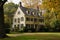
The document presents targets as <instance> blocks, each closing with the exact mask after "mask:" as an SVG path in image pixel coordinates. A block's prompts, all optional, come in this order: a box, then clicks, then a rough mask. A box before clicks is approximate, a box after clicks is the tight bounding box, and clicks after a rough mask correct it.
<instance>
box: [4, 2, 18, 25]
mask: <svg viewBox="0 0 60 40" xmlns="http://www.w3.org/2000/svg"><path fill="white" fill-rule="evenodd" d="M17 8H18V5H17V4H14V3H12V2H11V3H8V4H5V5H4V15H5V23H6V24H7V23H8V24H9V25H10V26H11V24H12V18H13V16H14V13H15V11H16V10H17Z"/></svg>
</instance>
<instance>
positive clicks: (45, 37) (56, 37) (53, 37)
mask: <svg viewBox="0 0 60 40" xmlns="http://www.w3.org/2000/svg"><path fill="white" fill-rule="evenodd" d="M0 40H60V34H35V35H21V36H17V37H11V38H4V39H0Z"/></svg>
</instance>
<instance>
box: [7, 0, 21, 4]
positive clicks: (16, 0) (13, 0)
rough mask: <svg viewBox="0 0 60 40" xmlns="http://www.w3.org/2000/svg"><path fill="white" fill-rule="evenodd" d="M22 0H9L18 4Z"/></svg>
mask: <svg viewBox="0 0 60 40" xmlns="http://www.w3.org/2000/svg"><path fill="white" fill-rule="evenodd" d="M20 1H21V0H8V2H13V3H15V4H18V3H19V2H20Z"/></svg>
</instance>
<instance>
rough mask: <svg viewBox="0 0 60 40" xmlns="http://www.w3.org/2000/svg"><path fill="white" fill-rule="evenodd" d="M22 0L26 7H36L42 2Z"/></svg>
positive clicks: (40, 0)
mask: <svg viewBox="0 0 60 40" xmlns="http://www.w3.org/2000/svg"><path fill="white" fill-rule="evenodd" d="M22 2H23V4H24V6H25V7H28V8H35V9H36V8H37V6H40V5H41V4H42V0H22Z"/></svg>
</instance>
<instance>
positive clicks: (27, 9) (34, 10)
mask: <svg viewBox="0 0 60 40" xmlns="http://www.w3.org/2000/svg"><path fill="white" fill-rule="evenodd" d="M20 8H21V10H22V11H23V12H24V14H26V15H33V12H34V16H40V15H39V13H41V12H39V11H38V10H36V9H33V8H26V7H23V6H20ZM26 11H29V13H27V12H26Z"/></svg>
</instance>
